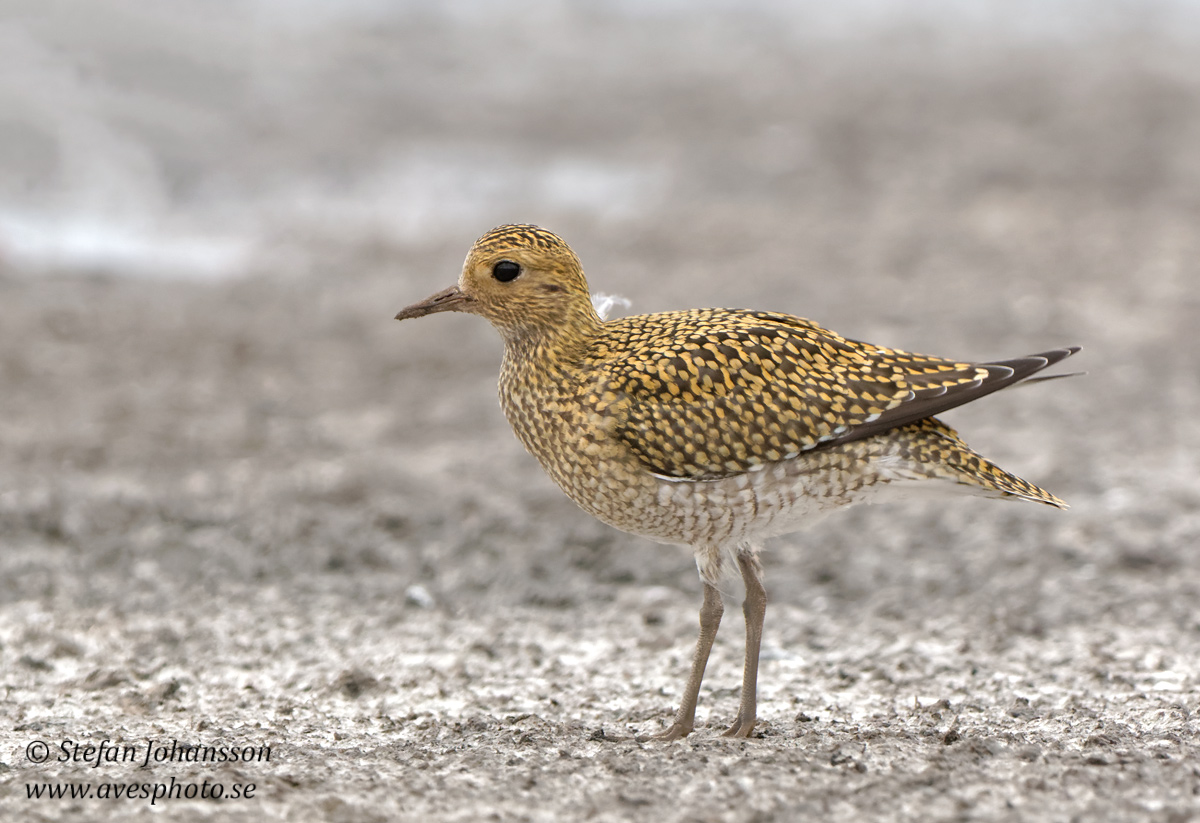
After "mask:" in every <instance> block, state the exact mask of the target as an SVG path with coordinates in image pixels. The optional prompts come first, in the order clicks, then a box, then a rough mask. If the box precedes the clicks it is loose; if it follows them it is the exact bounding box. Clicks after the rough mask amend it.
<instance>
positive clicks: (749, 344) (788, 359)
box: [602, 310, 1075, 480]
mask: <svg viewBox="0 0 1200 823" xmlns="http://www.w3.org/2000/svg"><path fill="white" fill-rule="evenodd" d="M693 314H694V315H696V317H695V318H690V317H689V315H693ZM650 317H653V318H672V317H674V318H675V319H676V320H677V321H678V322H671V321H670V320H669V319H664V320H659V321H658V323H659V324H660V325H661V326H662V328H659V329H655V328H652V327H647V326H645V325H644V322H645V321H644V319H642V318H627V320H629V321H638V320H642V322H643V325H642V326H640V327H639V328H638V331H637V333H638V335H639V336H640V338H641V339H640V340H639V342H638V345H637V346H636V347H632V348H630V349H628V350H626V351H625V352H619V351H612V352H610V355H616V356H613V357H610V358H609V359H607V362H606V363H605V364H604V365H603V367H602V371H603V373H604V382H605V386H604V391H605V394H607V395H608V396H609V397H620V398H621V402H619V403H618V404H617V405H618V406H619V407H620V411H619V414H618V417H617V420H616V426H615V432H614V434H615V435H616V436H618V437H620V438H621V439H622V440H623V441H624V442H625V444H626V445H627V447H628V448H629V449H630V450H631V451H633V452H634V453H635V454H636V455H637V457H638V459H639V460H640V461H641V462H642V463H643V464H644V465H645V466H646V467H647V468H648V469H649V470H650V471H653V472H654V473H656V474H659V475H662V476H664V477H667V478H672V479H679V480H710V479H715V478H718V477H725V476H729V475H733V474H739V473H743V472H747V471H754V470H756V469H760V468H762V467H763V466H765V465H767V464H769V463H773V462H777V461H780V460H786V459H789V458H793V457H796V456H798V455H799V454H801V453H803V452H806V451H810V450H812V449H816V448H821V447H824V446H828V445H831V444H834V443H839V442H845V441H848V440H855V439H859V438H863V437H868V436H870V435H872V434H875V433H877V432H880V431H885V430H887V429H891V428H894V427H896V426H901V425H904V424H905V423H908V422H911V421H913V420H920V419H922V418H925V417H930V416H932V415H934V414H937V413H938V412H941V411H944V410H945V409H948V408H952V407H954V406H958V405H961V404H962V403H966V402H969V401H970V400H973V399H975V398H976V397H980V396H982V395H984V394H988V393H990V392H992V391H995V390H997V389H1000V388H1003V387H1004V386H1006V385H1009V384H1011V383H1014V382H1017V381H1019V380H1021V379H1024V378H1025V377H1028V376H1029V375H1030V374H1032V373H1034V372H1036V371H1038V370H1040V369H1042V368H1045V367H1046V366H1047V365H1049V364H1050V363H1052V362H1057V361H1058V360H1061V359H1062V358H1064V357H1067V356H1069V355H1070V354H1072V353H1074V351H1075V350H1074V349H1061V350H1058V351H1056V352H1048V353H1046V354H1042V355H1033V356H1031V357H1026V358H1018V359H1016V360H1009V361H999V362H995V363H980V364H972V363H963V362H958V361H954V360H945V359H942V358H939V357H929V356H925V355H920V354H911V353H909V352H903V351H897V350H894V349H885V348H880V347H878V346H873V345H869V344H865V343H860V342H857V341H854V340H848V339H845V338H843V337H840V336H839V335H837V334H835V333H834V332H831V331H829V330H827V329H824V328H821V327H820V326H817V325H816V324H814V323H811V322H810V321H807V320H803V319H801V318H797V317H791V316H788V315H781V314H771V313H767V312H749V311H736V310H728V311H726V310H705V311H702V312H678V313H671V314H669V315H651V316H650ZM690 319H695V320H702V321H703V322H702V323H692V322H688V321H689V320H690ZM618 322H620V321H618ZM690 329H704V330H703V331H699V330H696V331H689V330H690Z"/></svg>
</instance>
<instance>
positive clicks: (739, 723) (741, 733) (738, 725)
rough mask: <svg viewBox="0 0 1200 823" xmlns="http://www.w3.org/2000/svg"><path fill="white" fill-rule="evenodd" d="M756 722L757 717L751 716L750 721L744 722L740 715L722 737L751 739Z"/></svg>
mask: <svg viewBox="0 0 1200 823" xmlns="http://www.w3.org/2000/svg"><path fill="white" fill-rule="evenodd" d="M755 722H756V718H755V717H753V716H751V717H750V719H749V720H743V719H742V716H741V715H740V714H739V715H738V716H737V719H736V720H734V721H733V725H732V726H730V727H729V728H728V729H726V730H725V731H724V732H722V733H721V737H749V736H750V734H751V732H753V731H754V723H755Z"/></svg>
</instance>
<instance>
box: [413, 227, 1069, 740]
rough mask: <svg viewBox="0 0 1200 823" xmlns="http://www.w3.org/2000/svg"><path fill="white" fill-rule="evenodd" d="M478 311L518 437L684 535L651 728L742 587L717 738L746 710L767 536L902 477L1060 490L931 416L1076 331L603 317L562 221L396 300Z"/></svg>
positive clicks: (597, 496)
mask: <svg viewBox="0 0 1200 823" xmlns="http://www.w3.org/2000/svg"><path fill="white" fill-rule="evenodd" d="M446 311H455V312H466V313H470V314H476V315H480V316H482V317H484V318H485V319H487V320H489V321H490V322H491V324H492V325H493V326H494V327H495V328H496V330H497V331H498V332H499V333H500V336H501V338H502V339H503V342H504V357H503V362H502V365H501V368H500V378H499V394H500V405H501V407H502V409H503V412H504V415H505V417H507V419H508V422H509V423H510V424H511V426H512V428H513V431H514V432H515V433H516V435H517V438H518V439H519V440H520V441H521V443H522V444H523V445H524V446H525V448H526V450H527V451H529V452H530V453H531V454H532V455H533V456H534V457H535V458H536V459H537V460H538V462H539V463H540V464H541V466H542V468H543V469H544V470H545V471H546V473H547V474H548V475H549V476H550V477H551V479H553V480H554V482H555V483H557V484H558V486H559V487H560V488H561V489H562V490H563V491H564V492H565V493H566V494H567V496H568V497H570V498H571V499H572V500H573V501H575V503H577V504H578V505H579V506H580V507H581V508H582V509H584V511H586V512H588V513H590V514H592V515H594V516H595V517H597V518H599V519H600V520H602V521H604V522H605V523H608V524H610V525H612V526H614V527H616V528H617V529H621V530H623V531H626V532H630V533H632V534H636V535H641V536H644V537H647V538H650V539H651V540H654V541H658V542H662V543H675V544H681V545H684V546H688V547H690V548H691V549H692V551H693V552H694V554H695V558H696V565H697V569H698V571H699V574H700V578H701V582H702V584H703V590H704V599H703V604H702V605H701V608H700V634H699V638H698V639H697V642H696V648H695V652H694V655H693V657H692V664H691V670H690V673H689V675H688V679H687V682H686V684H685V686H684V690H683V693H682V699H681V702H680V705H679V709H678V711H677V712H676V713H675V716H674V718H673V720H672V721H671V723H670V725H668V726H666V728H664V729H663V730H662V731H661V732H659V733H658V734H656V735H653V736H654V737H656V738H658V739H660V740H668V741H669V740H677V739H680V738H683V737H686V736H687V735H688V734H690V733H691V732H692V731H693V730H694V727H695V717H696V707H697V702H698V699H699V693H700V686H701V682H702V680H703V678H704V671H705V667H706V666H707V663H708V657H709V652H710V650H711V649H712V645H713V640H714V638H715V637H716V635H717V629H718V627H719V626H720V622H721V616H722V614H723V612H724V603H723V599H722V594H721V585H722V581H723V580H726V579H728V578H734V579H736V577H735V575H737V574H740V576H741V579H742V582H743V583H744V591H745V594H744V599H743V602H742V610H743V613H744V616H745V625H746V640H745V662H744V667H743V672H742V688H741V696H740V703H739V706H738V713H737V715H736V717H735V718H734V721H733V723H732V725H730V726H729V728H728V729H727V730H726V731H725V732H724V735H725V736H729V737H738V738H746V737H750V736H751V735H752V733H753V731H754V728H755V725H756V722H757V682H758V659H759V649H760V645H761V642H762V632H763V623H764V618H765V614H766V608H767V593H766V588H765V586H764V583H763V568H762V564H761V562H760V560H759V553H760V551H761V549H762V546H763V543H764V541H765V540H767V539H768V538H771V537H775V536H778V535H783V534H789V533H792V532H795V531H798V530H800V529H802V528H803V527H805V526H807V525H809V524H810V523H812V522H814V521H815V520H817V519H818V518H820V517H822V516H824V515H825V514H828V513H829V512H831V511H833V510H836V509H839V508H842V507H844V506H848V505H850V504H854V503H859V502H865V501H870V502H875V501H879V500H886V499H888V498H889V497H892V498H897V497H904V496H906V495H909V494H912V493H913V492H914V491H933V492H965V493H968V494H977V495H984V496H990V497H999V498H1009V499H1018V500H1029V501H1034V502H1038V503H1044V504H1047V505H1050V506H1055V507H1058V508H1066V507H1067V506H1066V503H1064V502H1063V501H1062V500H1060V499H1059V498H1058V497H1056V496H1054V495H1053V494H1051V493H1050V492H1048V491H1045V490H1043V489H1041V488H1039V487H1037V486H1035V485H1033V484H1032V483H1029V482H1027V481H1025V480H1022V479H1021V478H1019V477H1017V476H1015V475H1013V474H1010V473H1009V472H1007V471H1005V470H1003V469H1001V468H999V467H998V466H996V465H995V464H994V463H992V462H991V461H989V460H987V459H986V458H984V457H982V456H981V455H979V454H977V453H976V452H974V451H973V450H972V449H971V448H970V447H969V446H967V444H966V443H964V442H963V440H962V439H961V438H960V437H959V436H958V434H957V433H956V432H955V431H954V430H953V429H952V428H950V427H949V426H947V425H946V424H945V423H943V422H941V421H940V420H938V419H937V418H936V417H935V415H937V414H939V413H941V412H943V411H945V410H947V409H950V408H953V407H955V406H959V405H962V404H963V403H968V402H970V401H972V400H975V399H977V398H979V397H982V396H983V395H986V394H990V393H991V392H994V391H998V390H1000V389H1003V388H1005V387H1007V386H1011V385H1014V384H1016V383H1021V382H1033V381H1037V380H1048V379H1052V377H1058V376H1065V375H1053V376H1050V377H1032V375H1034V374H1035V373H1037V372H1039V371H1041V370H1042V369H1045V368H1046V367H1048V366H1051V365H1053V364H1055V363H1058V362H1059V361H1061V360H1063V359H1065V358H1067V357H1069V356H1071V355H1073V354H1075V353H1076V352H1078V351H1079V350H1080V347H1078V346H1069V347H1065V348H1059V349H1054V350H1051V351H1045V352H1042V353H1040V354H1034V355H1029V356H1027V357H1017V358H1014V359H1009V360H997V361H994V362H983V363H972V362H965V361H960V360H951V359H945V358H941V357H932V356H927V355H922V354H913V353H910V352H906V351H900V350H897V349H890V348H885V347H882V346H877V345H874V344H870V343H863V342H859V341H856V340H851V339H849V338H845V337H842V336H841V335H839V334H837V333H835V332H833V331H830V330H829V329H826V328H823V327H821V326H819V325H817V324H816V323H814V322H812V321H810V320H806V319H803V318H800V317H794V316H791V315H788V314H782V313H775V312H767V311H752V310H747V309H716V308H714V309H687V310H679V311H668V312H662V313H656V314H643V315H632V316H626V317H621V318H617V319H613V320H602V319H601V318H600V316H599V315H598V314H597V313H596V310H595V308H594V307H593V304H592V300H591V294H590V291H589V286H588V282H587V280H586V278H585V276H584V272H583V266H582V264H581V263H580V261H579V258H578V257H577V256H576V254H575V252H574V251H572V250H571V248H570V246H568V245H567V243H566V242H565V241H563V240H562V239H561V238H560V237H559V236H558V235H556V234H554V233H553V232H550V231H548V230H546V229H543V228H540V227H538V226H535V225H530V224H509V225H503V226H498V227H496V228H494V229H492V230H491V231H489V232H487V233H486V234H484V235H483V236H482V237H480V238H479V239H478V240H477V241H476V242H475V244H474V245H473V246H472V247H471V249H470V252H469V253H468V254H467V258H466V261H465V263H464V265H463V269H462V273H461V275H460V277H459V279H458V282H457V283H456V284H455V285H453V286H450V287H449V288H447V289H444V290H443V291H440V292H438V293H437V294H434V295H432V296H430V297H429V298H427V299H425V300H423V301H421V302H419V303H415V304H413V305H411V306H408V307H407V308H405V309H403V310H401V311H400V312H399V313H398V314H397V315H396V319H397V320H408V319H412V318H417V317H422V316H425V315H429V314H434V313H437V312H446Z"/></svg>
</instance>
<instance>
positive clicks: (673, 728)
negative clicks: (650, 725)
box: [648, 721, 692, 740]
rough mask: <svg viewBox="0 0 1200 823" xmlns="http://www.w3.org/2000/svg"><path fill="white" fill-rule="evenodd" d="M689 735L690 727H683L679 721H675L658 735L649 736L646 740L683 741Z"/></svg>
mask: <svg viewBox="0 0 1200 823" xmlns="http://www.w3.org/2000/svg"><path fill="white" fill-rule="evenodd" d="M691 733H692V727H691V726H685V725H684V724H682V723H680V722H679V721H675V722H674V723H672V724H671V725H670V726H668V727H667V728H665V729H663V730H662V731H661V732H659V733H658V734H652V735H650V737H649V738H648V739H650V740H683V738H685V737H687V736H688V735H689V734H691Z"/></svg>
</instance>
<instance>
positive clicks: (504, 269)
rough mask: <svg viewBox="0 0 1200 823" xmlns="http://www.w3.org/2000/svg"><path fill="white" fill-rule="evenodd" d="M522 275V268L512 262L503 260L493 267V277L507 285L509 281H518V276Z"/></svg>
mask: <svg viewBox="0 0 1200 823" xmlns="http://www.w3.org/2000/svg"><path fill="white" fill-rule="evenodd" d="M520 273H521V267H520V266H518V265H517V264H516V263H514V262H513V261H511V260H501V261H500V262H499V263H497V264H496V265H494V266H492V277H494V278H496V279H497V280H499V281H500V282H501V283H507V282H508V281H509V280H516V279H517V275H518V274H520Z"/></svg>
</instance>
